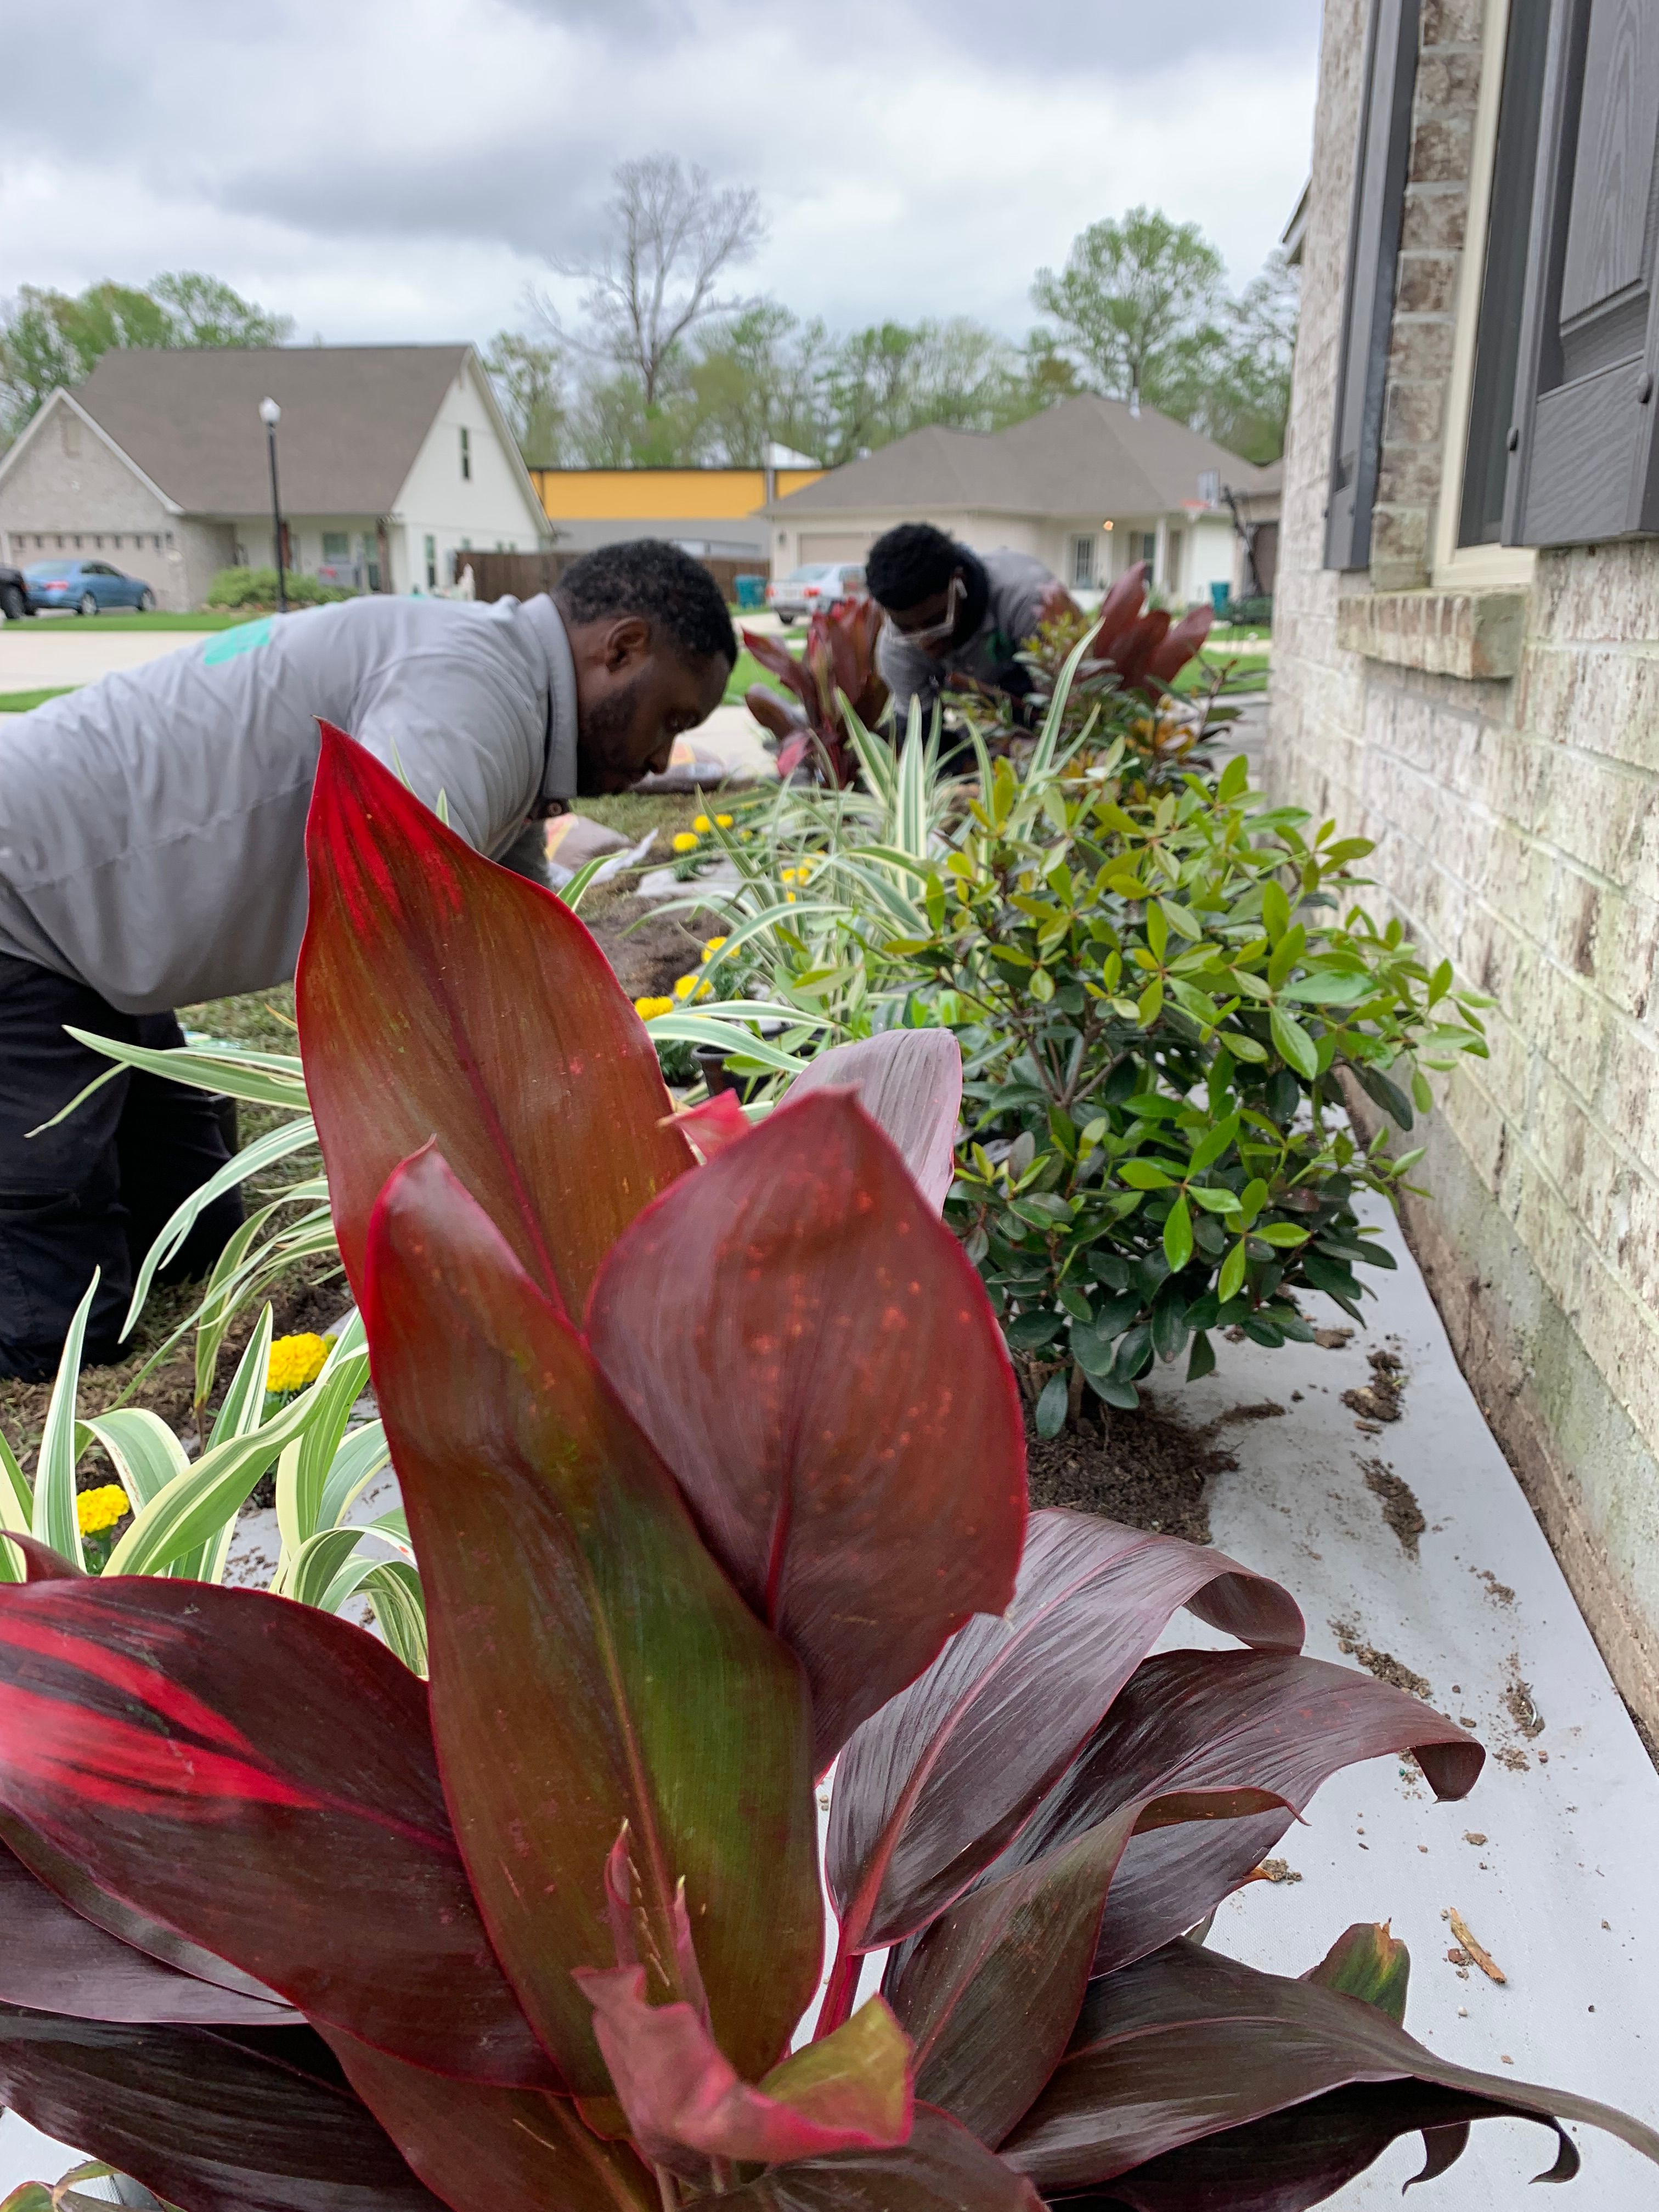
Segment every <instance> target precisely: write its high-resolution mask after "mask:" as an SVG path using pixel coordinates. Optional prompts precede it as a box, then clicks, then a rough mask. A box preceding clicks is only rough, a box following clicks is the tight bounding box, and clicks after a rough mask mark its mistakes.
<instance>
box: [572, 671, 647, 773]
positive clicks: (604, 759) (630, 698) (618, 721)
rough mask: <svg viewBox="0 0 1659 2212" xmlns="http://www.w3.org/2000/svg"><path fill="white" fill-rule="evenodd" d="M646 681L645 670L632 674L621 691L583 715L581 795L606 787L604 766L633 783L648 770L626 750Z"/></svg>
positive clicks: (579, 755) (578, 753) (579, 762)
mask: <svg viewBox="0 0 1659 2212" xmlns="http://www.w3.org/2000/svg"><path fill="white" fill-rule="evenodd" d="M644 682H645V677H644V674H643V672H641V674H639V675H637V676H635V677H631V678H629V681H628V682H627V683H626V684H623V687H622V689H621V690H619V691H613V692H611V695H610V696H609V697H608V698H605V699H601V700H599V702H597V703H596V704H595V705H593V706H592V707H590V708H588V710H587V713H586V715H584V717H583V718H582V726H581V734H580V741H579V743H578V744H577V748H576V790H577V793H578V794H579V795H580V797H582V798H584V799H587V798H592V797H593V796H594V795H595V794H596V793H601V792H603V791H604V790H605V784H604V782H603V781H601V780H600V777H601V774H602V772H603V771H604V770H605V769H609V770H610V771H611V773H612V774H613V775H624V776H626V777H627V778H628V779H629V781H630V782H636V781H638V780H639V778H640V777H641V776H642V775H644V774H645V773H646V763H645V762H644V761H642V760H635V759H633V758H631V757H629V754H628V752H627V750H626V749H625V740H626V738H627V736H628V733H629V730H630V729H631V728H632V727H633V724H634V715H635V709H636V708H637V706H638V704H639V697H640V690H641V686H642V685H643V684H644Z"/></svg>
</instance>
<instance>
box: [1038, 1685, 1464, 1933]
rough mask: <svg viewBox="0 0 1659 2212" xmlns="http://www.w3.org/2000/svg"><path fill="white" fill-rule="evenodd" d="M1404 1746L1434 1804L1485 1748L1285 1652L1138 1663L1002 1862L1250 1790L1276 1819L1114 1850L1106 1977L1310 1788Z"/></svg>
mask: <svg viewBox="0 0 1659 2212" xmlns="http://www.w3.org/2000/svg"><path fill="white" fill-rule="evenodd" d="M1405 1751H1410V1752H1412V1753H1414V1754H1415V1756H1416V1758H1417V1761H1418V1764H1419V1766H1420V1767H1421V1768H1422V1771H1423V1773H1424V1776H1425V1778H1426V1779H1427V1781H1428V1782H1429V1784H1431V1787H1432V1789H1433V1790H1434V1793H1435V1795H1436V1796H1437V1797H1463V1796H1468V1792H1469V1791H1470V1790H1472V1789H1473V1788H1474V1784H1475V1780H1476V1778H1477V1777H1478V1776H1479V1774H1480V1769H1481V1766H1482V1765H1483V1763H1484V1761H1485V1759H1486V1753H1484V1752H1483V1751H1482V1750H1481V1748H1480V1745H1479V1744H1478V1743H1476V1742H1475V1741H1474V1738H1473V1737H1472V1736H1469V1735H1466V1734H1465V1733H1464V1731H1463V1730H1462V1729H1460V1728H1457V1727H1455V1726H1454V1724H1453V1723H1451V1722H1450V1721H1449V1720H1447V1719H1446V1718H1445V1717H1443V1715H1442V1714H1439V1713H1437V1712H1435V1711H1431V1708H1430V1707H1429V1706H1427V1705H1423V1704H1421V1703H1420V1702H1419V1700H1418V1699H1415V1698H1412V1697H1407V1694H1406V1692H1404V1691H1403V1690H1396V1689H1393V1688H1391V1687H1390V1686H1389V1685H1388V1684H1387V1683H1386V1682H1377V1681H1374V1680H1372V1679H1371V1677H1370V1675H1369V1674H1360V1673H1358V1671H1357V1670H1356V1669H1354V1668H1348V1667H1334V1666H1331V1665H1329V1664H1328V1662H1325V1661H1324V1660H1321V1659H1304V1658H1303V1657H1301V1656H1297V1655H1296V1654H1293V1653H1290V1652H1285V1651H1169V1652H1164V1653H1161V1654H1159V1655H1158V1656H1157V1657H1156V1658H1152V1659H1148V1660H1147V1661H1146V1662H1145V1663H1144V1664H1143V1665H1142V1666H1141V1667H1139V1668H1138V1669H1137V1670H1136V1672H1135V1674H1133V1677H1132V1678H1131V1680H1129V1682H1128V1683H1127V1685H1126V1686H1125V1687H1124V1689H1123V1690H1122V1692H1121V1693H1120V1695H1119V1696H1118V1697H1117V1699H1115V1702H1114V1703H1113V1705H1112V1707H1111V1709H1110V1711H1109V1712H1108V1713H1107V1715H1106V1717H1105V1718H1104V1719H1103V1721H1102V1722H1101V1723H1100V1726H1099V1728H1098V1729H1096V1730H1095V1732H1094V1734H1093V1735H1092V1737H1091V1740H1090V1741H1089V1742H1088V1743H1086V1744H1085V1746H1084V1747H1083V1749H1082V1751H1081V1753H1079V1757H1078V1759H1077V1761H1076V1763H1075V1764H1074V1765H1073V1767H1072V1769H1071V1771H1069V1772H1068V1773H1067V1774H1066V1776H1065V1777H1064V1778H1063V1779H1062V1780H1061V1781H1060V1783H1059V1784H1058V1785H1057V1786H1056V1787H1055V1789H1054V1790H1053V1791H1052V1792H1051V1793H1050V1795H1049V1796H1048V1797H1047V1798H1045V1800H1044V1801H1043V1802H1042V1804H1041V1805H1040V1806H1039V1807H1038V1808H1037V1810H1036V1813H1035V1814H1033V1816H1032V1818H1031V1820H1030V1823H1029V1824H1028V1826H1026V1827H1025V1828H1024V1829H1023V1830H1022V1832H1021V1833H1020V1835H1019V1836H1018V1839H1017V1840H1016V1842H1015V1843H1014V1844H1013V1846H1012V1849H1011V1850H1010V1851H1009V1853H1008V1854H1007V1857H1006V1862H1005V1863H1006V1864H1018V1863H1024V1862H1025V1861H1028V1860H1030V1859H1034V1858H1036V1857H1041V1856H1042V1854H1043V1853H1044V1852H1047V1851H1051V1850H1054V1849H1055V1847H1056V1846H1057V1845H1059V1844H1066V1843H1069V1842H1071V1841H1072V1840H1073V1839H1074V1838H1076V1837H1078V1836H1079V1835H1082V1834H1083V1833H1085V1832H1086V1831H1087V1830H1089V1829H1091V1828H1092V1827H1093V1826H1095V1825H1096V1823H1097V1822H1098V1821H1100V1820H1105V1819H1107V1818H1108V1817H1109V1815H1111V1814H1115V1813H1116V1812H1117V1811H1118V1810H1119V1809H1120V1808H1121V1807H1123V1806H1125V1805H1128V1804H1133V1803H1135V1802H1140V1801H1143V1800H1144V1799H1145V1798H1146V1796H1148V1795H1149V1794H1150V1793H1153V1792H1163V1791H1166V1790H1231V1789H1256V1790H1265V1791H1267V1793H1269V1795H1270V1796H1273V1797H1275V1798H1278V1799H1280V1800H1282V1802H1283V1805H1284V1807H1285V1808H1287V1809H1285V1810H1281V1811H1278V1812H1266V1813H1263V1814H1261V1815H1260V1816H1258V1817H1257V1818H1256V1819H1254V1820H1240V1821H1237V1822H1224V1823H1218V1824H1216V1825H1213V1826H1190V1825H1189V1826H1179V1827H1174V1826H1171V1827H1161V1828H1159V1829H1158V1830H1157V1831H1156V1832H1151V1833H1146V1834H1141V1835H1138V1836H1137V1837H1136V1838H1135V1839H1134V1841H1133V1843H1132V1844H1130V1845H1129V1847H1128V1849H1127V1851H1126V1852H1125V1853H1124V1856H1123V1863H1122V1865H1121V1867H1120V1868H1119V1869H1118V1872H1117V1875H1116V1879H1115V1881H1114V1882H1113V1884H1112V1893H1111V1896H1110V1898H1109V1900H1108V1902H1107V1906H1106V1916H1105V1919H1104V1921H1103V1924H1102V1927H1101V1931H1100V1947H1099V1950H1098V1952H1097V1956H1096V1959H1095V1965H1094V1971H1095V1972H1096V1973H1097V1974H1105V1973H1110V1972H1113V1971H1114V1970H1115V1968H1117V1967H1119V1966H1126V1965H1127V1964H1128V1963H1129V1962H1130V1961H1131V1960H1134V1959H1139V1958H1141V1957H1143V1956H1144V1955H1145V1954H1146V1953H1147V1952H1148V1951H1152V1950H1156V1949H1157V1948H1158V1947H1159V1945H1161V1944H1164V1943H1167V1942H1169V1941H1170V1938H1171V1937H1172V1936H1178V1935H1181V1934H1182V1932H1183V1931H1184V1930H1185V1929H1188V1928H1190V1927H1192V1926H1193V1925H1194V1923H1196V1922H1197V1921H1199V1920H1201V1919H1202V1918H1203V1917H1204V1915H1205V1914H1206V1912H1207V1911H1209V1910H1210V1908H1211V1907H1212V1905H1217V1904H1218V1903H1219V1902H1220V1900H1221V1899H1222V1898H1224V1897H1225V1896H1226V1895H1227V1894H1228V1893H1229V1892H1230V1891H1231V1890H1233V1889H1235V1888H1237V1886H1238V1884H1239V1883H1240V1882H1241V1881H1243V1880H1244V1878H1245V1877H1246V1875H1249V1872H1250V1871H1251V1869H1252V1868H1254V1867H1255V1866H1258V1865H1259V1864H1260V1863H1261V1860H1262V1859H1263V1857H1266V1855H1267V1852H1269V1851H1270V1850H1272V1849H1273V1845H1274V1844H1276V1843H1277V1842H1278V1841H1279V1838H1280V1837H1281V1836H1282V1835H1283V1834H1284V1832H1285V1829H1286V1828H1287V1827H1289V1826H1290V1824H1291V1816H1292V1814H1296V1813H1300V1812H1303V1811H1304V1810H1305V1808H1307V1806H1308V1804H1309V1802H1310V1800H1311V1799H1312V1797H1313V1795H1314V1793H1315V1791H1316V1790H1317V1789H1318V1788H1319V1787H1320V1785H1321V1784H1322V1783H1323V1782H1325V1781H1327V1780H1328V1778H1329V1777H1330V1776H1331V1775H1333V1774H1334V1773H1335V1772H1336V1771H1337V1769H1338V1768H1339V1767H1341V1766H1349V1765H1353V1764H1354V1762H1355V1761H1357V1760H1358V1759H1378V1758H1381V1757H1383V1756H1384V1755H1385V1754H1388V1753H1401V1752H1405Z"/></svg>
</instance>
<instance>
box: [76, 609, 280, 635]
mask: <svg viewBox="0 0 1659 2212" xmlns="http://www.w3.org/2000/svg"><path fill="white" fill-rule="evenodd" d="M259 612H260V610H259V609H258V608H257V607H256V608H253V609H252V610H251V611H248V610H243V609H240V608H238V609H236V610H234V611H230V610H227V609H225V608H223V607H206V608H204V609H202V610H201V611H199V612H198V613H196V614H190V615H167V614H154V615H141V614H126V615H86V616H82V615H47V616H44V617H36V618H35V626H34V629H33V633H32V635H34V636H37V637H38V636H39V635H40V634H41V633H42V632H43V631H45V630H49V629H57V628H58V626H59V624H60V623H61V625H62V626H63V628H64V629H76V630H84V629H235V628H236V626H237V624H238V623H245V622H252V621H254V620H256V619H257V617H258V614H259Z"/></svg>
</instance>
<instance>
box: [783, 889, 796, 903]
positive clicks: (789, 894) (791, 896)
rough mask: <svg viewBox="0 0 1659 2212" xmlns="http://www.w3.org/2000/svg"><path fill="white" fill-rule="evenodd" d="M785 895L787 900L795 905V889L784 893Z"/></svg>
mask: <svg viewBox="0 0 1659 2212" xmlns="http://www.w3.org/2000/svg"><path fill="white" fill-rule="evenodd" d="M783 896H784V898H785V900H786V901H787V903H788V904H789V905H790V906H793V904H794V903H795V894H794V893H793V891H786V892H785V893H784V895H783Z"/></svg>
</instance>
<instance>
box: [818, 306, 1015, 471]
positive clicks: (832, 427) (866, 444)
mask: <svg viewBox="0 0 1659 2212" xmlns="http://www.w3.org/2000/svg"><path fill="white" fill-rule="evenodd" d="M1030 412H1032V408H1031V406H1030V404H1029V403H1028V402H1027V400H1026V398H1025V397H1024V386H1023V380H1022V376H1021V360H1020V356H1019V355H1018V351H1017V350H1016V349H1015V348H1014V347H1012V346H1011V345H1010V344H1009V343H1008V341H1007V340H1006V338H1003V337H999V336H998V335H997V333H996V332H995V331H990V330H987V329H986V328H985V326H984V325H983V324H981V323H975V322H972V321H970V320H969V319H968V318H967V317H966V316H957V317H953V318H952V319H951V320H949V321H947V322H932V321H924V322H920V323H915V324H905V323H893V322H888V323H876V324H872V325H869V327H868V328H866V329H865V330H861V331H852V332H850V333H849V334H848V336H847V337H844V338H843V339H842V341H841V343H840V344H839V345H838V346H837V347H836V351H835V354H834V356H833V359H832V360H831V362H830V364H829V370H828V373H827V374H826V376H825V378H824V416H825V438H824V441H823V459H825V460H827V461H832V462H833V461H844V460H852V459H855V458H856V456H857V455H858V454H860V453H869V452H873V451H874V450H875V448H876V447H878V446H885V445H888V444H890V442H891V441H892V440H893V439H895V438H902V437H904V436H905V435H907V434H908V432H910V431H912V430H919V429H921V428H924V427H925V426H926V425H927V424H928V423H933V422H939V423H943V424H945V425H946V426H947V427H948V428H951V429H957V430H997V429H1000V428H1002V427H1003V426H1004V425H1005V424H1006V423H1007V422H1016V421H1018V419H1019V417H1020V416H1022V415H1024V414H1030Z"/></svg>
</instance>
